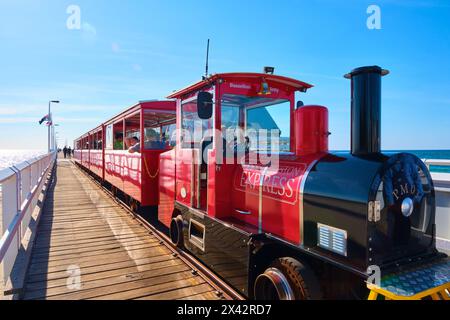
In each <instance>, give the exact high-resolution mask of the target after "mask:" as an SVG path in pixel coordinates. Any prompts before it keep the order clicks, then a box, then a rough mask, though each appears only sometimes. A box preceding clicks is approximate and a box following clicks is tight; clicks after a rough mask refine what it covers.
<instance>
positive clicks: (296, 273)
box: [254, 258, 321, 300]
mask: <svg viewBox="0 0 450 320" xmlns="http://www.w3.org/2000/svg"><path fill="white" fill-rule="evenodd" d="M254 291H255V292H254V294H255V295H254V296H255V299H256V300H317V299H320V298H321V295H320V287H319V284H318V282H317V279H316V277H315V275H314V273H313V271H312V270H311V268H309V267H308V266H306V265H304V264H302V263H301V262H299V261H297V260H295V259H293V258H279V259H277V260H275V261H274V262H273V263H272V265H271V266H270V267H269V268H268V269H267V270H266V271H264V273H262V274H260V275H259V276H258V277H257V278H256V281H255V286H254Z"/></svg>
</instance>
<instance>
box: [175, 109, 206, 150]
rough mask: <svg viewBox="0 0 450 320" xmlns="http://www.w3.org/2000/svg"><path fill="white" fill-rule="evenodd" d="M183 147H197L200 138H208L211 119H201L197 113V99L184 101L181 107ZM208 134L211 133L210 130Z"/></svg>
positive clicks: (200, 140)
mask: <svg viewBox="0 0 450 320" xmlns="http://www.w3.org/2000/svg"><path fill="white" fill-rule="evenodd" d="M181 117H182V118H181V119H182V121H181V122H182V129H183V130H182V132H181V135H182V141H183V148H199V147H200V144H201V142H202V140H204V139H208V137H206V135H207V134H208V130H210V129H212V120H211V119H208V120H202V119H200V118H199V117H198V115H197V100H194V101H190V102H187V103H184V104H183V105H182V107H181ZM209 134H212V132H210V133H209Z"/></svg>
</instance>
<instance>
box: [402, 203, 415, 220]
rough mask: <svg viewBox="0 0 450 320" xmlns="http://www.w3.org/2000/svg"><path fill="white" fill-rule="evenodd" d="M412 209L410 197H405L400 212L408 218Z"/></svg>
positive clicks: (412, 204)
mask: <svg viewBox="0 0 450 320" xmlns="http://www.w3.org/2000/svg"><path fill="white" fill-rule="evenodd" d="M413 211H414V202H413V201H412V200H411V198H405V200H403V202H402V214H403V216H404V217H405V218H409V217H410V216H411V215H412V213H413Z"/></svg>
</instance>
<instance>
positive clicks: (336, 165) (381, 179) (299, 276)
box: [159, 66, 441, 299]
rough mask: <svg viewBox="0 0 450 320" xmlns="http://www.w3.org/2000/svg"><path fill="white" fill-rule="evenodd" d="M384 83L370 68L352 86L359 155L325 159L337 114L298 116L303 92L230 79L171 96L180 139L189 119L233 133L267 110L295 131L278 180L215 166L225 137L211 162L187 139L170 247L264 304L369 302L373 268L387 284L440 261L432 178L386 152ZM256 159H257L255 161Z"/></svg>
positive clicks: (267, 81) (263, 77)
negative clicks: (231, 123)
mask: <svg viewBox="0 0 450 320" xmlns="http://www.w3.org/2000/svg"><path fill="white" fill-rule="evenodd" d="M387 74H388V71H386V70H383V69H381V68H380V67H378V66H371V67H362V68H358V69H355V70H353V71H352V72H351V73H349V74H348V75H346V76H345V77H346V78H348V79H349V80H350V81H351V117H352V118H351V151H350V153H340V152H336V153H330V152H329V151H328V137H329V134H330V133H329V132H328V110H327V108H326V107H323V106H314V105H313V106H311V105H310V106H304V105H303V104H302V103H298V104H297V105H295V104H294V96H293V95H294V92H295V91H300V92H306V91H307V90H308V89H309V88H311V85H308V84H306V83H303V82H299V81H297V80H293V79H288V78H284V77H279V76H274V75H267V74H221V75H215V76H212V77H211V78H209V79H207V80H204V81H202V82H200V83H197V84H195V85H193V86H191V87H188V88H186V89H183V90H182V91H179V92H176V93H174V94H172V95H171V96H170V97H169V98H177V99H178V104H177V106H178V113H177V121H178V126H177V127H178V128H183V126H185V125H186V123H187V122H188V119H187V116H186V115H187V114H189V116H190V117H191V118H189V121H194V122H195V121H198V122H200V123H201V126H202V127H214V128H221V130H222V131H224V129H225V128H226V126H227V123H226V121H224V118H227V117H228V115H227V112H228V113H229V112H233V114H234V115H235V118H236V121H235V126H242V129H243V130H248V128H249V127H252V126H255V125H254V122H255V121H256V120H254V119H255V118H256V116H255V115H254V113H256V111H255V109H258V108H259V107H261V106H265V107H266V109H268V110H269V112H270V109H269V107H267V106H273V105H278V104H280V103H281V102H280V101H286V103H287V104H288V105H290V108H287V111H286V112H287V114H289V118H288V119H289V120H288V121H289V122H290V124H291V126H290V128H289V129H288V130H289V132H290V133H291V137H290V143H289V145H288V146H287V150H285V152H279V153H278V157H279V158H278V159H279V164H278V166H277V167H276V168H275V169H273V168H271V167H270V166H269V165H267V163H266V164H262V163H259V162H258V163H252V164H250V163H247V162H246V161H242V162H241V163H233V164H229V163H228V162H227V163H224V164H222V163H218V161H217V158H218V157H217V156H218V154H219V152H218V151H217V150H219V149H218V145H219V143H220V142H221V141H220V140H221V139H217V137H215V138H216V139H213V138H212V139H211V142H210V146H209V149H208V150H206V151H205V149H204V145H205V143H204V141H202V142H200V141H199V143H195V142H194V143H192V144H190V145H188V146H187V145H183V139H182V138H180V139H179V141H178V144H177V152H176V154H175V153H173V157H178V159H176V169H175V170H176V181H177V182H176V186H175V187H174V189H173V190H172V191H173V197H174V203H175V205H174V210H173V213H172V212H166V213H164V212H160V213H159V215H160V217H161V220H165V221H167V218H164V217H165V216H167V215H171V216H172V217H173V219H172V222H171V224H170V229H171V238H172V241H173V242H174V243H176V244H177V245H178V246H180V247H182V248H185V249H187V250H189V251H190V252H191V253H192V254H194V255H195V256H197V257H198V258H199V259H200V260H202V261H203V262H204V263H205V264H207V265H208V266H209V267H210V268H211V269H212V270H214V271H215V272H216V273H218V274H219V275H221V276H222V277H223V278H224V279H226V280H227V281H228V282H230V283H231V284H232V285H233V286H235V287H236V288H237V289H239V290H240V291H241V292H242V293H244V294H246V295H247V296H249V297H251V298H256V299H308V298H332V297H334V298H345V297H363V296H364V295H365V294H366V293H365V292H366V291H365V289H366V287H365V283H364V281H365V280H366V279H367V277H368V270H370V269H371V268H372V267H374V266H376V267H379V268H380V269H381V272H382V273H384V274H386V273H388V272H392V270H396V269H398V268H402V267H405V266H411V265H413V264H415V263H423V262H424V261H431V260H433V259H438V258H439V257H441V254H439V253H438V252H437V250H436V248H435V222H434V214H435V196H434V188H433V182H432V179H431V176H430V173H429V171H428V169H427V167H426V166H425V165H424V164H423V163H422V161H421V160H420V159H418V158H417V157H416V156H414V155H412V154H407V153H398V154H389V153H382V152H381V78H382V77H383V76H385V75H387ZM264 89H266V91H267V92H266V93H264V95H263V97H262V91H263V90H264ZM205 92H207V93H208V94H209V100H208V98H207V99H206V100H205V94H204V93H205ZM206 97H208V95H206ZM196 99H197V100H196ZM187 106H190V107H189V109H188V108H187ZM233 108H236V109H233ZM225 111H226V112H225ZM280 112H281V110H280ZM260 113H261V114H263V112H260ZM193 114H195V115H194V116H193ZM205 115H206V116H205ZM272 115H273V113H271V117H270V118H273V117H275V115H273V116H272ZM260 116H261V115H260ZM192 117H193V118H192ZM261 117H264V116H261ZM251 119H253V120H251ZM227 121H228V120H227ZM252 121H253V122H252ZM263 123H267V120H264V121H260V122H258V126H259V127H262V126H263ZM235 140H236V139H235ZM249 140H250V141H251V140H252V138H247V141H249ZM211 145H212V147H211ZM254 152H255V153H257V154H261V152H260V151H259V150H254ZM204 153H206V154H207V161H206V162H207V163H206V164H202V165H198V166H197V165H196V162H195V161H192V160H193V159H196V157H197V159H198V155H201V154H204ZM249 154H252V150H251V148H250V150H247V153H246V157H247V158H246V159H248V157H249ZM171 163H173V159H172V161H171ZM164 166H165V164H164V162H162V163H161V167H162V168H163V167H164ZM166 196H167V194H166Z"/></svg>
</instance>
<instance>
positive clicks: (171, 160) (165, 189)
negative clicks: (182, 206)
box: [158, 149, 176, 227]
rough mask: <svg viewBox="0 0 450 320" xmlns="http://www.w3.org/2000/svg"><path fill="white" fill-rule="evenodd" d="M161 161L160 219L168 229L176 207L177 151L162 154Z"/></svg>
mask: <svg viewBox="0 0 450 320" xmlns="http://www.w3.org/2000/svg"><path fill="white" fill-rule="evenodd" d="M159 159H160V160H159V161H160V164H159V208H158V219H159V221H161V223H162V224H164V225H165V226H166V227H170V221H171V220H172V213H173V210H174V207H175V206H174V205H175V179H176V176H175V174H176V171H175V149H173V150H170V151H167V152H164V153H161V154H160V157H159Z"/></svg>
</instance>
